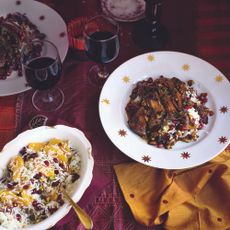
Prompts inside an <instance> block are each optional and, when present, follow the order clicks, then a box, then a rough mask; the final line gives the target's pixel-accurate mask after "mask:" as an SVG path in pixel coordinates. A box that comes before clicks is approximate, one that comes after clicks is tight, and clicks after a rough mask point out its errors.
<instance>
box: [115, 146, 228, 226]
mask: <svg viewBox="0 0 230 230" xmlns="http://www.w3.org/2000/svg"><path fill="white" fill-rule="evenodd" d="M114 169H115V173H116V175H117V179H118V182H119V184H120V187H121V190H122V192H123V195H124V198H125V200H126V201H127V203H128V205H129V207H130V209H131V211H132V213H133V215H134V218H135V219H136V221H138V222H139V223H141V224H143V225H145V226H148V227H153V226H156V225H162V227H163V228H164V229H177V230H178V229H179V230H180V229H186V230H187V229H189V230H190V229H191V230H193V229H194V230H198V229H212V230H215V229H218V230H219V229H227V228H229V227H230V150H229V149H226V150H225V151H223V152H222V153H221V154H220V155H219V156H218V157H216V158H215V159H213V160H212V161H210V162H208V163H206V164H204V165H202V166H199V167H195V168H192V169H187V170H162V169H156V168H152V167H148V166H145V165H143V164H140V163H125V164H119V165H115V166H114Z"/></svg>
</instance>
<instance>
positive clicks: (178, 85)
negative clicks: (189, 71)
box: [125, 76, 213, 149]
mask: <svg viewBox="0 0 230 230" xmlns="http://www.w3.org/2000/svg"><path fill="white" fill-rule="evenodd" d="M193 84H194V82H193V81H192V80H189V81H187V82H183V81H181V80H179V79H178V78H176V77H173V78H166V77H164V76H160V77H159V78H157V79H152V78H148V79H147V80H143V81H139V82H138V83H137V84H136V86H135V88H134V89H133V90H132V93H131V95H130V100H129V102H128V104H127V105H126V108H125V110H126V114H127V117H128V125H129V127H130V128H131V130H132V131H134V132H135V133H136V134H138V135H139V136H141V137H142V138H144V139H145V140H147V142H148V144H151V145H154V146H156V147H159V148H166V149H171V148H172V146H173V145H174V144H176V142H178V141H183V142H191V141H196V140H197V139H198V137H199V135H198V131H199V130H201V129H203V128H204V126H205V125H206V124H208V120H209V116H212V115H213V112H212V111H211V110H210V109H209V108H207V107H206V106H205V104H206V102H207V100H208V99H207V93H201V94H198V93H197V91H196V90H195V89H194V88H193Z"/></svg>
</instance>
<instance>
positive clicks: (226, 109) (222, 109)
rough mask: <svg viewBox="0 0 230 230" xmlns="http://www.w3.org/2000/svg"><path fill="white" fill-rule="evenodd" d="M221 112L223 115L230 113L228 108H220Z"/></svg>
mask: <svg viewBox="0 0 230 230" xmlns="http://www.w3.org/2000/svg"><path fill="white" fill-rule="evenodd" d="M220 112H221V113H227V112H228V107H227V106H222V107H220Z"/></svg>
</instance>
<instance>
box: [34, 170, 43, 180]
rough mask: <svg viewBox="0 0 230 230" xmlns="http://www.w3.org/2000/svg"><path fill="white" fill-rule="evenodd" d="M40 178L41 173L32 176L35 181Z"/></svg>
mask: <svg viewBox="0 0 230 230" xmlns="http://www.w3.org/2000/svg"><path fill="white" fill-rule="evenodd" d="M41 177H42V173H41V172H39V173H37V174H36V175H35V176H34V178H35V179H37V180H39V179H40V178H41Z"/></svg>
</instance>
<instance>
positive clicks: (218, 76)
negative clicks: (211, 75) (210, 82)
mask: <svg viewBox="0 0 230 230" xmlns="http://www.w3.org/2000/svg"><path fill="white" fill-rule="evenodd" d="M215 80H216V82H222V81H223V77H222V76H221V75H217V76H216V77H215Z"/></svg>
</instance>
